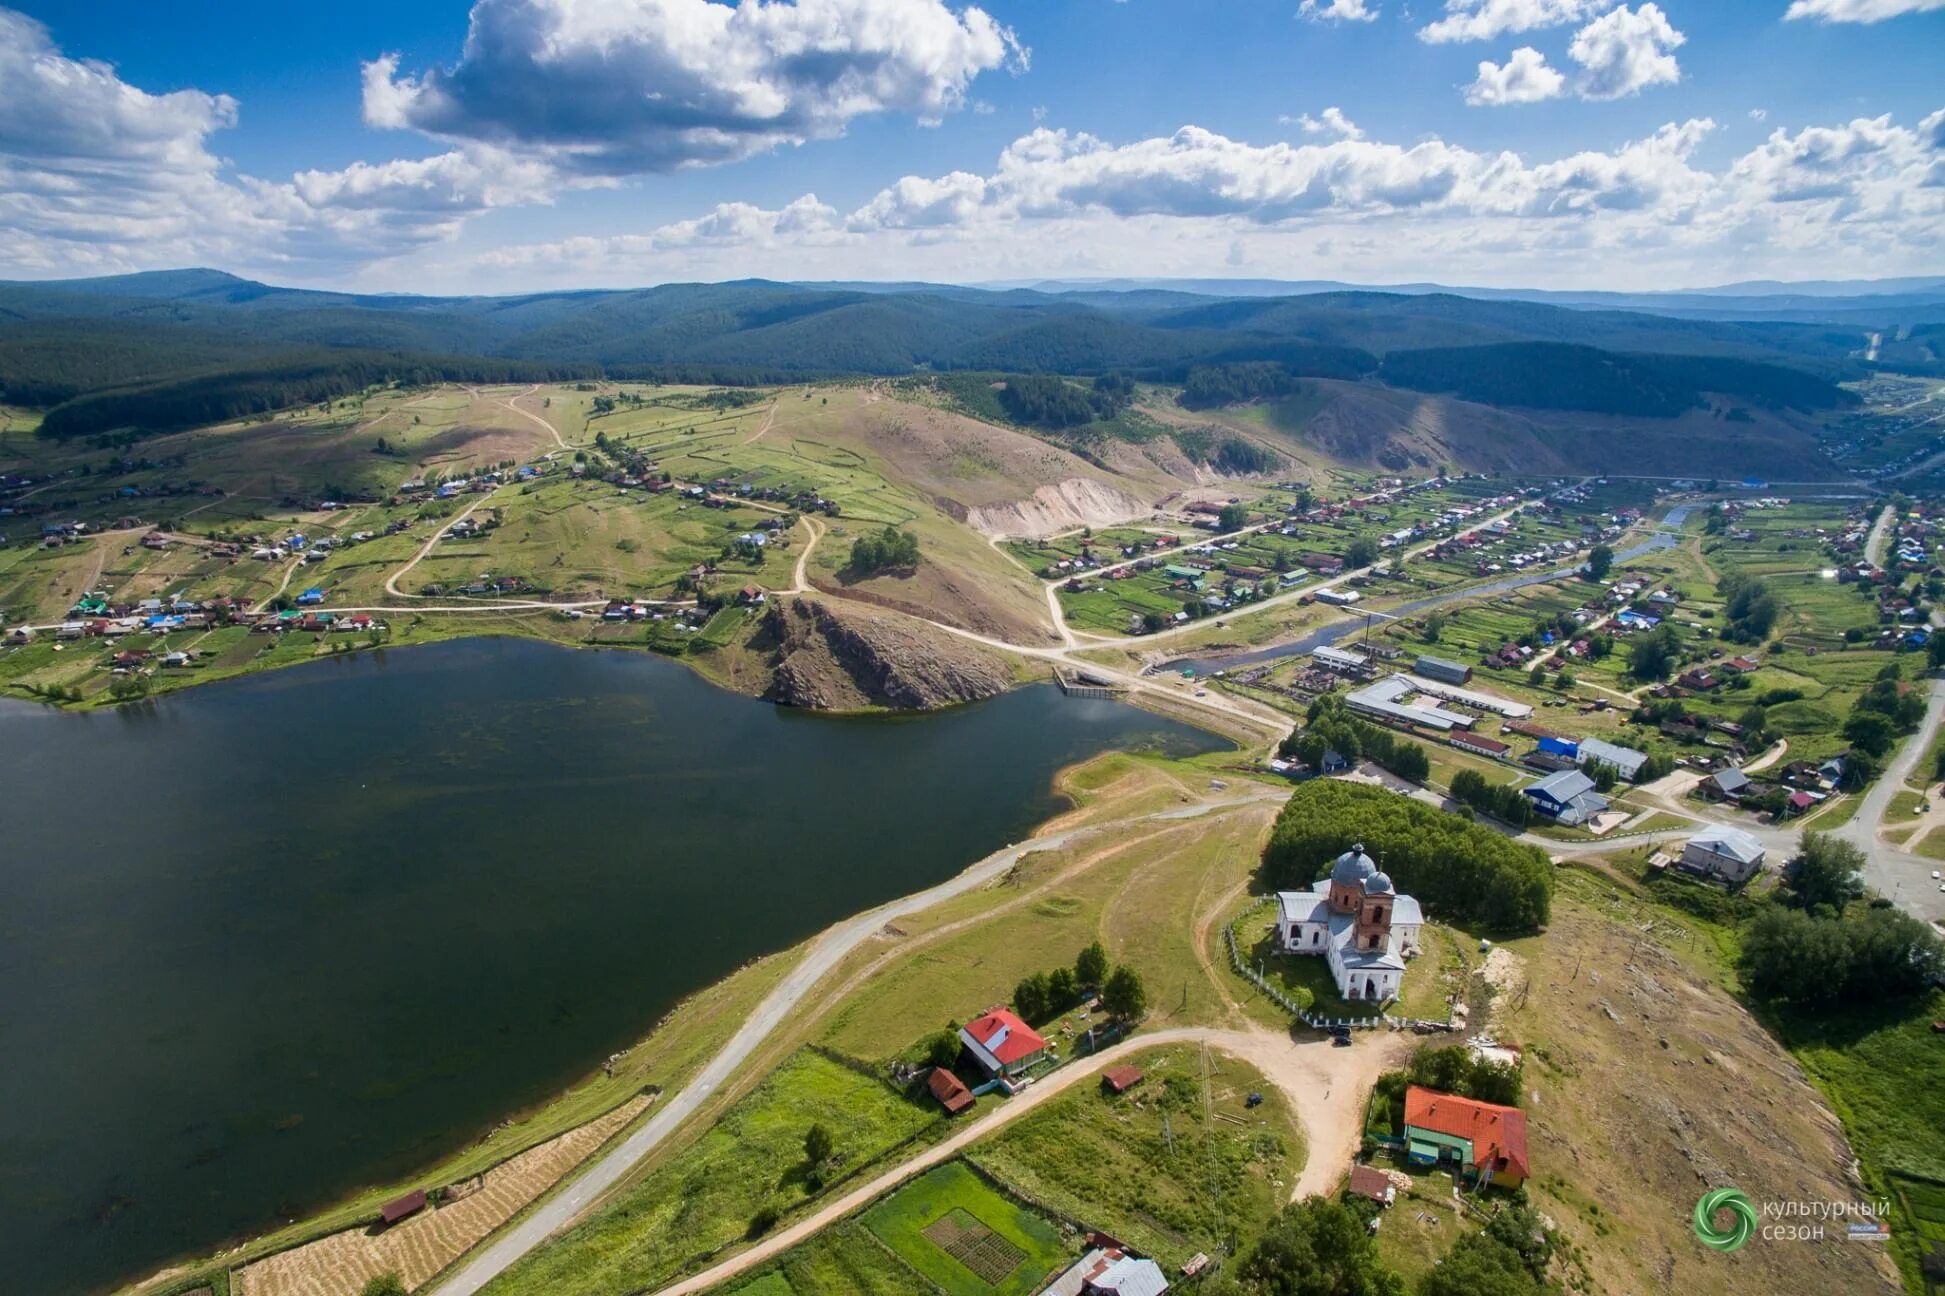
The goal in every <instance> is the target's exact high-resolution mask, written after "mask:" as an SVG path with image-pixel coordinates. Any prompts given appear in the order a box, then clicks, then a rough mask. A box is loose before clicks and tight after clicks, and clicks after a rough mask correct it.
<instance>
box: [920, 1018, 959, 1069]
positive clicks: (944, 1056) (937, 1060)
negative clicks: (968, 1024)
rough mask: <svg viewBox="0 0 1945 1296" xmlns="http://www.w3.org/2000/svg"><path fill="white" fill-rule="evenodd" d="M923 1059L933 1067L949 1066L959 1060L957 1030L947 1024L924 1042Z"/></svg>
mask: <svg viewBox="0 0 1945 1296" xmlns="http://www.w3.org/2000/svg"><path fill="white" fill-rule="evenodd" d="M925 1060H926V1061H927V1062H930V1063H931V1064H932V1065H933V1066H935V1067H949V1066H951V1065H952V1064H953V1063H954V1062H957V1061H958V1060H959V1032H958V1031H956V1030H954V1029H953V1028H952V1027H950V1026H948V1027H946V1028H945V1029H944V1030H942V1031H940V1032H939V1033H938V1034H937V1035H934V1036H933V1037H932V1038H931V1039H929V1040H927V1041H926V1042H925Z"/></svg>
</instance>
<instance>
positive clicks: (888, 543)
mask: <svg viewBox="0 0 1945 1296" xmlns="http://www.w3.org/2000/svg"><path fill="white" fill-rule="evenodd" d="M918 559H919V552H918V537H917V536H915V535H913V534H912V533H911V532H910V531H904V530H900V529H899V528H898V527H895V526H892V525H890V524H889V523H887V524H886V526H885V529H884V530H882V531H880V532H878V533H877V534H876V535H862V536H859V537H858V538H857V541H856V542H855V543H853V544H852V546H851V570H852V571H854V572H858V573H860V574H862V575H866V576H870V575H873V574H875V573H878V572H884V571H911V570H912V569H913V568H915V567H917V566H918Z"/></svg>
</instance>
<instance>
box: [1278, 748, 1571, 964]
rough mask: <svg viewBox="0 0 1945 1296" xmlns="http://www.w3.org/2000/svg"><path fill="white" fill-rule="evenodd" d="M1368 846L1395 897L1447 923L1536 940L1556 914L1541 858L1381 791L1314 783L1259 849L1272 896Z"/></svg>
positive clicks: (1295, 798)
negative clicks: (1531, 934)
mask: <svg viewBox="0 0 1945 1296" xmlns="http://www.w3.org/2000/svg"><path fill="white" fill-rule="evenodd" d="M1359 843H1362V844H1363V846H1364V848H1365V850H1366V851H1368V852H1370V854H1371V856H1372V858H1373V859H1375V860H1377V861H1378V862H1379V865H1380V867H1382V868H1383V869H1384V870H1385V871H1386V872H1387V873H1389V874H1390V875H1391V878H1392V880H1393V882H1394V883H1396V885H1397V887H1398V889H1399V891H1401V892H1404V893H1406V894H1409V895H1413V896H1416V897H1417V898H1418V899H1419V901H1420V902H1421V903H1423V904H1424V905H1425V906H1426V908H1428V909H1430V910H1431V911H1432V912H1434V913H1435V914H1437V915H1439V916H1440V917H1443V918H1445V919H1447V920H1449V921H1453V922H1461V923H1468V924H1474V925H1478V926H1482V927H1487V928H1490V929H1493V930H1497V931H1508V932H1511V931H1536V930H1538V929H1539V928H1541V927H1543V926H1545V925H1546V922H1547V919H1548V917H1549V916H1550V914H1551V906H1552V897H1553V868H1552V865H1551V864H1549V863H1548V861H1547V857H1546V854H1545V852H1543V851H1541V850H1539V849H1538V848H1536V847H1533V846H1526V845H1522V844H1520V843H1518V842H1515V841H1512V840H1510V839H1508V838H1507V837H1505V836H1503V835H1502V834H1500V833H1497V832H1495V831H1493V830H1492V829H1490V828H1485V827H1482V826H1480V825H1478V824H1474V823H1471V822H1470V821H1468V820H1465V819H1463V818H1461V817H1459V816H1457V815H1449V814H1444V813H1442V812H1441V811H1439V810H1436V809H1434V808H1432V807H1431V806H1427V805H1422V804H1420V803H1418V802H1416V801H1413V800H1410V799H1409V798H1406V797H1401V796H1398V795H1397V794H1396V793H1393V792H1388V791H1385V790H1384V789H1382V788H1373V787H1364V786H1360V785H1358V784H1354V783H1344V782H1340V781H1337V780H1334V779H1316V780H1313V781H1312V782H1309V783H1306V784H1304V785H1303V786H1302V787H1299V788H1298V789H1297V790H1296V791H1295V792H1294V793H1292V794H1291V796H1290V800H1289V801H1288V802H1287V803H1286V804H1285V805H1284V807H1283V811H1282V813H1281V814H1279V815H1278V816H1277V821H1276V826H1275V827H1274V828H1273V829H1272V831H1271V833H1270V840H1269V843H1268V845H1266V846H1265V847H1264V848H1263V867H1262V879H1263V881H1264V883H1265V884H1266V885H1267V886H1269V887H1270V888H1272V889H1277V890H1284V889H1289V888H1293V887H1303V886H1308V885H1309V884H1310V883H1311V882H1312V881H1314V880H1315V879H1316V878H1317V877H1318V875H1319V873H1320V872H1321V871H1323V870H1327V869H1328V868H1329V867H1330V864H1331V862H1332V861H1333V860H1335V859H1336V858H1337V857H1338V856H1339V855H1341V854H1343V853H1344V852H1345V851H1347V850H1349V849H1350V848H1351V847H1352V846H1353V845H1356V844H1359Z"/></svg>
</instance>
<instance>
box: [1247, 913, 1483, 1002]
mask: <svg viewBox="0 0 1945 1296" xmlns="http://www.w3.org/2000/svg"><path fill="white" fill-rule="evenodd" d="M1271 899H1272V897H1270V896H1259V897H1258V898H1257V899H1256V900H1255V901H1254V902H1253V903H1252V904H1251V905H1250V906H1249V907H1248V908H1246V909H1244V910H1243V911H1242V912H1241V913H1239V914H1237V915H1236V916H1235V917H1234V918H1233V919H1231V920H1230V922H1229V923H1228V925H1227V926H1225V927H1224V928H1223V929H1222V935H1223V940H1224V941H1225V942H1226V943H1227V944H1228V946H1229V966H1230V968H1231V969H1233V970H1234V971H1235V973H1236V975H1238V976H1240V977H1242V978H1243V979H1244V980H1246V981H1248V982H1249V983H1250V984H1251V985H1253V986H1255V987H1256V988H1257V989H1258V990H1261V991H1262V992H1263V993H1264V995H1265V996H1267V997H1268V998H1269V1000H1270V1002H1272V1003H1274V1004H1276V1005H1277V1006H1278V1007H1280V1008H1282V1009H1283V1010H1284V1011H1285V1012H1287V1013H1289V1014H1290V1015H1291V1016H1292V1017H1295V1018H1296V1019H1297V1020H1298V1021H1300V1022H1302V1023H1303V1024H1304V1025H1306V1026H1308V1027H1310V1028H1311V1029H1313V1030H1320V1031H1330V1030H1340V1029H1348V1030H1376V1029H1377V1028H1378V1027H1380V1026H1389V1027H1390V1028H1391V1029H1393V1030H1420V1031H1429V1030H1441V1031H1444V1030H1451V1029H1453V1026H1452V1024H1451V1022H1450V1021H1442V1022H1439V1021H1426V1020H1424V1019H1423V1018H1418V1017H1394V1016H1392V1015H1391V1014H1390V1013H1387V1012H1379V1013H1375V1014H1373V1015H1371V1016H1369V1017H1331V1016H1327V1015H1326V1014H1324V1013H1314V1012H1311V1011H1310V1010H1309V1009H1308V1008H1305V1007H1303V1006H1302V1005H1301V1004H1299V1003H1297V1002H1296V1001H1295V1000H1293V999H1291V998H1290V996H1289V995H1287V994H1285V993H1284V992H1283V991H1282V990H1280V989H1278V988H1277V987H1276V986H1274V985H1272V984H1270V980H1269V978H1268V977H1266V976H1264V975H1263V974H1262V973H1260V972H1258V971H1257V970H1256V969H1255V968H1253V967H1251V966H1250V965H1249V963H1248V962H1247V961H1246V960H1245V959H1244V958H1243V952H1242V950H1241V948H1240V947H1238V946H1237V944H1236V925H1237V924H1238V923H1240V922H1242V921H1243V920H1244V919H1246V918H1248V917H1249V916H1250V915H1251V914H1253V913H1255V912H1256V911H1257V910H1258V909H1261V908H1262V907H1263V906H1264V905H1266V904H1269V903H1270V901H1271Z"/></svg>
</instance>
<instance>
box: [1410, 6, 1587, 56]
mask: <svg viewBox="0 0 1945 1296" xmlns="http://www.w3.org/2000/svg"><path fill="white" fill-rule="evenodd" d="M1613 3H1614V0H1446V4H1445V17H1443V18H1441V19H1439V20H1438V21H1437V22H1434V23H1428V24H1427V25H1425V26H1424V27H1421V28H1419V29H1418V39H1420V40H1422V41H1427V42H1429V43H1431V44H1434V45H1443V44H1449V43H1451V42H1455V41H1482V40H1492V39H1493V38H1495V37H1498V36H1504V35H1507V34H1508V33H1512V32H1527V31H1538V30H1540V29H1541V28H1545V27H1564V26H1566V25H1567V24H1568V23H1577V22H1580V21H1582V20H1583V19H1586V18H1590V17H1592V16H1593V15H1595V14H1597V13H1600V12H1602V11H1603V10H1605V9H1606V8H1607V7H1608V6H1609V5H1611V4H1613Z"/></svg>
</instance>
